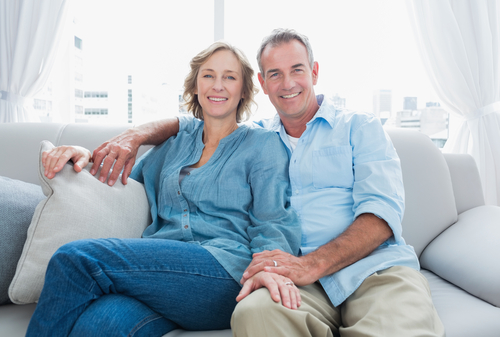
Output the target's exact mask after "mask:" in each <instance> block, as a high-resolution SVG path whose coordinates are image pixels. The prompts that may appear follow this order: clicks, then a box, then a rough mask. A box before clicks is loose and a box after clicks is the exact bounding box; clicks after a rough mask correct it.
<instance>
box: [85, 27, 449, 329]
mask: <svg viewBox="0 0 500 337" xmlns="http://www.w3.org/2000/svg"><path fill="white" fill-rule="evenodd" d="M257 59H258V62H259V68H260V73H259V75H258V77H259V81H260V84H261V86H262V89H263V91H264V93H265V94H266V95H268V96H269V99H270V100H271V102H272V103H273V105H274V107H275V108H276V110H277V113H278V114H277V116H276V117H275V118H274V119H272V120H268V121H263V122H261V123H260V124H261V125H262V126H263V127H266V128H269V129H272V130H275V131H276V132H277V133H278V134H279V135H280V137H281V139H282V141H283V143H284V144H285V145H286V147H287V149H288V153H289V157H290V167H289V174H290V180H291V185H292V197H291V204H292V206H293V207H294V209H295V210H296V212H297V213H298V214H299V216H300V218H301V220H302V227H303V229H302V247H301V254H300V255H299V256H298V257H295V256H292V255H289V254H286V253H283V252H280V251H266V252H262V253H259V254H256V255H255V256H254V258H253V261H252V263H251V264H250V266H249V267H248V268H247V270H246V272H245V274H244V276H243V279H242V281H241V282H242V284H243V288H242V291H241V293H240V295H239V296H238V298H237V300H238V301H239V302H240V303H239V304H238V306H237V307H236V310H235V312H234V314H233V318H232V329H233V333H234V335H235V336H237V337H240V336H259V337H260V336H273V337H274V336H333V335H340V336H344V337H345V336H417V335H418V336H444V328H443V325H442V323H441V321H440V319H439V317H438V315H437V313H436V310H435V308H434V306H433V304H432V300H431V297H430V290H429V287H428V284H427V281H426V279H425V278H424V277H423V276H422V275H421V274H420V273H419V272H418V270H419V264H418V259H417V257H416V255H415V252H414V251H413V248H412V247H411V246H408V245H406V243H405V242H404V239H403V238H402V236H401V231H402V229H401V219H402V216H403V211H404V196H403V193H404V192H403V185H402V177H401V169H400V164H399V159H398V157H397V154H396V152H395V150H394V148H393V146H392V143H391V142H390V140H389V138H388V137H387V135H386V134H385V132H384V131H383V129H382V126H381V124H380V122H379V120H378V119H377V118H375V117H374V116H372V115H369V114H362V113H354V112H348V111H342V110H338V109H336V108H335V107H334V106H333V105H332V103H331V102H329V101H328V100H327V99H325V98H324V97H323V96H322V95H318V96H316V94H315V92H314V85H315V84H316V83H317V81H318V74H319V66H318V63H317V62H315V61H314V59H313V53H312V49H311V47H310V44H309V41H308V39H307V37H305V36H303V35H301V34H299V33H297V32H295V31H293V30H287V29H278V30H274V31H273V32H272V33H271V35H270V36H268V37H267V38H265V39H264V40H263V42H262V45H261V48H260V49H259V52H258V56H257ZM191 123H196V122H195V121H192V120H191V121H190V120H186V119H185V118H181V119H180V128H181V129H183V128H187V127H189V126H190V124H191ZM178 130H179V125H178V124H177V121H176V120H173V121H172V120H171V121H164V122H160V123H156V124H155V123H152V124H149V125H147V126H143V127H142V128H139V129H133V130H131V131H129V132H126V133H124V134H122V135H120V136H119V137H117V138H115V139H113V140H112V141H111V142H109V143H105V144H103V145H102V146H101V147H100V148H98V149H97V150H96V151H95V152H94V161H95V163H94V165H93V168H92V170H93V171H94V173H95V172H96V169H97V168H98V166H99V164H100V163H101V162H102V161H103V160H104V164H103V170H102V171H103V173H101V177H100V179H101V181H103V182H104V181H105V177H106V175H107V172H108V171H109V169H110V168H111V166H112V164H113V162H114V161H115V159H116V163H115V169H114V170H113V173H112V174H111V176H110V180H109V181H108V183H109V184H110V185H112V184H113V183H114V181H116V179H117V178H118V173H119V172H120V171H121V168H122V167H123V166H125V170H124V174H123V177H122V179H124V181H125V180H126V179H127V176H128V174H129V172H130V169H131V167H132V165H133V163H134V160H135V154H136V153H137V148H138V146H139V144H144V143H150V144H158V143H159V142H161V141H163V140H165V139H166V138H168V137H169V136H171V135H172V134H175V133H177V132H178ZM273 274H281V275H283V276H286V277H288V278H290V279H291V280H292V281H293V282H294V283H295V285H297V286H299V289H300V297H293V296H290V295H289V294H288V293H287V292H286V290H283V287H284V286H283V285H281V284H274V283H273V279H272V278H269V277H262V275H273ZM287 286H293V285H292V284H287ZM268 289H269V290H268ZM290 293H292V292H290ZM270 294H271V296H270ZM280 299H281V300H283V304H284V305H281V304H280V303H276V302H277V301H279V300H280ZM294 301H295V302H294ZM285 302H286V303H285ZM290 302H293V303H290ZM290 308H297V309H296V310H291V309H290Z"/></svg>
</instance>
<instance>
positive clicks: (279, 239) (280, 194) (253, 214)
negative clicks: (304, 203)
mask: <svg viewBox="0 0 500 337" xmlns="http://www.w3.org/2000/svg"><path fill="white" fill-rule="evenodd" d="M265 135H266V139H265V142H263V141H261V142H260V144H261V147H260V148H259V152H258V156H256V158H255V159H256V160H255V161H254V162H253V164H252V168H251V171H250V177H249V180H250V181H249V182H250V186H251V189H252V194H253V202H252V206H251V208H250V210H249V214H250V220H251V222H252V225H251V226H249V227H248V229H247V231H248V235H249V237H250V248H251V250H252V253H258V252H262V251H264V250H274V249H280V250H282V251H285V252H287V253H290V254H293V255H297V254H298V250H299V247H300V238H301V229H300V222H299V219H298V216H297V214H296V213H295V211H294V210H293V208H292V207H291V205H290V191H291V190H290V182H289V178H288V155H287V153H286V151H285V148H284V146H283V144H282V143H281V140H280V139H279V137H278V135H277V134H275V133H270V132H268V133H266V134H265ZM261 137H264V136H261Z"/></svg>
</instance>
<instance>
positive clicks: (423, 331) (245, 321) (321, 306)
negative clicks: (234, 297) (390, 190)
mask: <svg viewBox="0 0 500 337" xmlns="http://www.w3.org/2000/svg"><path fill="white" fill-rule="evenodd" d="M300 292H301V297H302V305H301V307H300V308H299V309H298V310H291V309H287V308H285V307H283V306H282V305H281V303H275V302H273V300H272V299H271V297H270V295H269V292H268V291H267V289H265V288H263V289H259V290H257V291H255V292H253V293H252V294H251V295H250V296H248V297H247V298H245V299H244V300H243V301H241V302H240V303H239V304H238V305H237V306H236V309H235V311H234V313H233V317H232V320H231V328H232V330H233V336H235V337H247V336H248V337H265V336H267V337H278V336H283V337H294V336H297V337H308V336H311V337H323V336H324V337H329V336H342V337H363V336H384V337H391V336H395V337H401V336H405V337H411V336H415V337H416V336H419V337H424V336H425V337H427V336H428V337H431V336H441V337H442V336H445V333H444V327H443V324H442V323H441V320H440V319H439V316H438V315H437V312H436V309H435V308H434V305H433V304H432V299H431V294H430V290H429V285H428V283H427V280H426V279H425V277H424V276H423V275H422V274H421V273H419V272H417V271H415V270H413V269H411V268H407V267H392V268H389V269H386V270H383V271H380V272H377V273H374V274H373V275H371V276H370V277H368V278H367V279H366V280H365V281H364V282H363V283H362V284H361V286H360V287H359V288H358V289H357V290H356V291H355V292H354V293H353V294H352V295H351V296H350V297H349V298H348V299H347V300H346V301H345V302H344V303H342V304H341V305H340V306H339V307H337V308H335V307H333V305H332V304H331V302H330V300H329V299H328V296H327V295H326V293H325V292H324V291H323V288H322V287H321V285H320V284H319V283H314V284H312V285H309V286H306V287H300Z"/></svg>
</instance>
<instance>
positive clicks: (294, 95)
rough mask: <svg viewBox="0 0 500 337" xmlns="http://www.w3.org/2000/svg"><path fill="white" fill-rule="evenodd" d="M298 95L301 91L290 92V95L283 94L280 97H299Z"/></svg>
mask: <svg viewBox="0 0 500 337" xmlns="http://www.w3.org/2000/svg"><path fill="white" fill-rule="evenodd" d="M298 95H300V92H296V93H294V94H290V95H282V96H280V97H281V98H294V97H297V96H298Z"/></svg>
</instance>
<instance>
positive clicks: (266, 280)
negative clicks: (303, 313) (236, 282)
mask: <svg viewBox="0 0 500 337" xmlns="http://www.w3.org/2000/svg"><path fill="white" fill-rule="evenodd" d="M262 287H266V288H267V290H269V293H270V294H271V298H272V299H273V301H274V302H279V301H280V300H281V303H282V304H283V306H285V307H287V308H288V309H297V308H298V307H300V305H301V298H300V291H299V289H298V288H297V287H296V286H295V285H294V284H293V282H292V281H291V280H290V279H289V278H287V277H283V276H281V275H278V274H274V273H267V272H262V271H261V272H259V273H257V274H255V275H253V276H252V277H250V278H249V279H248V280H246V281H245V284H243V288H242V289H241V291H240V293H239V295H238V297H236V301H237V302H239V301H241V300H242V299H244V298H245V297H247V296H248V295H250V293H252V292H253V291H254V290H257V289H259V288H262Z"/></svg>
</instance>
